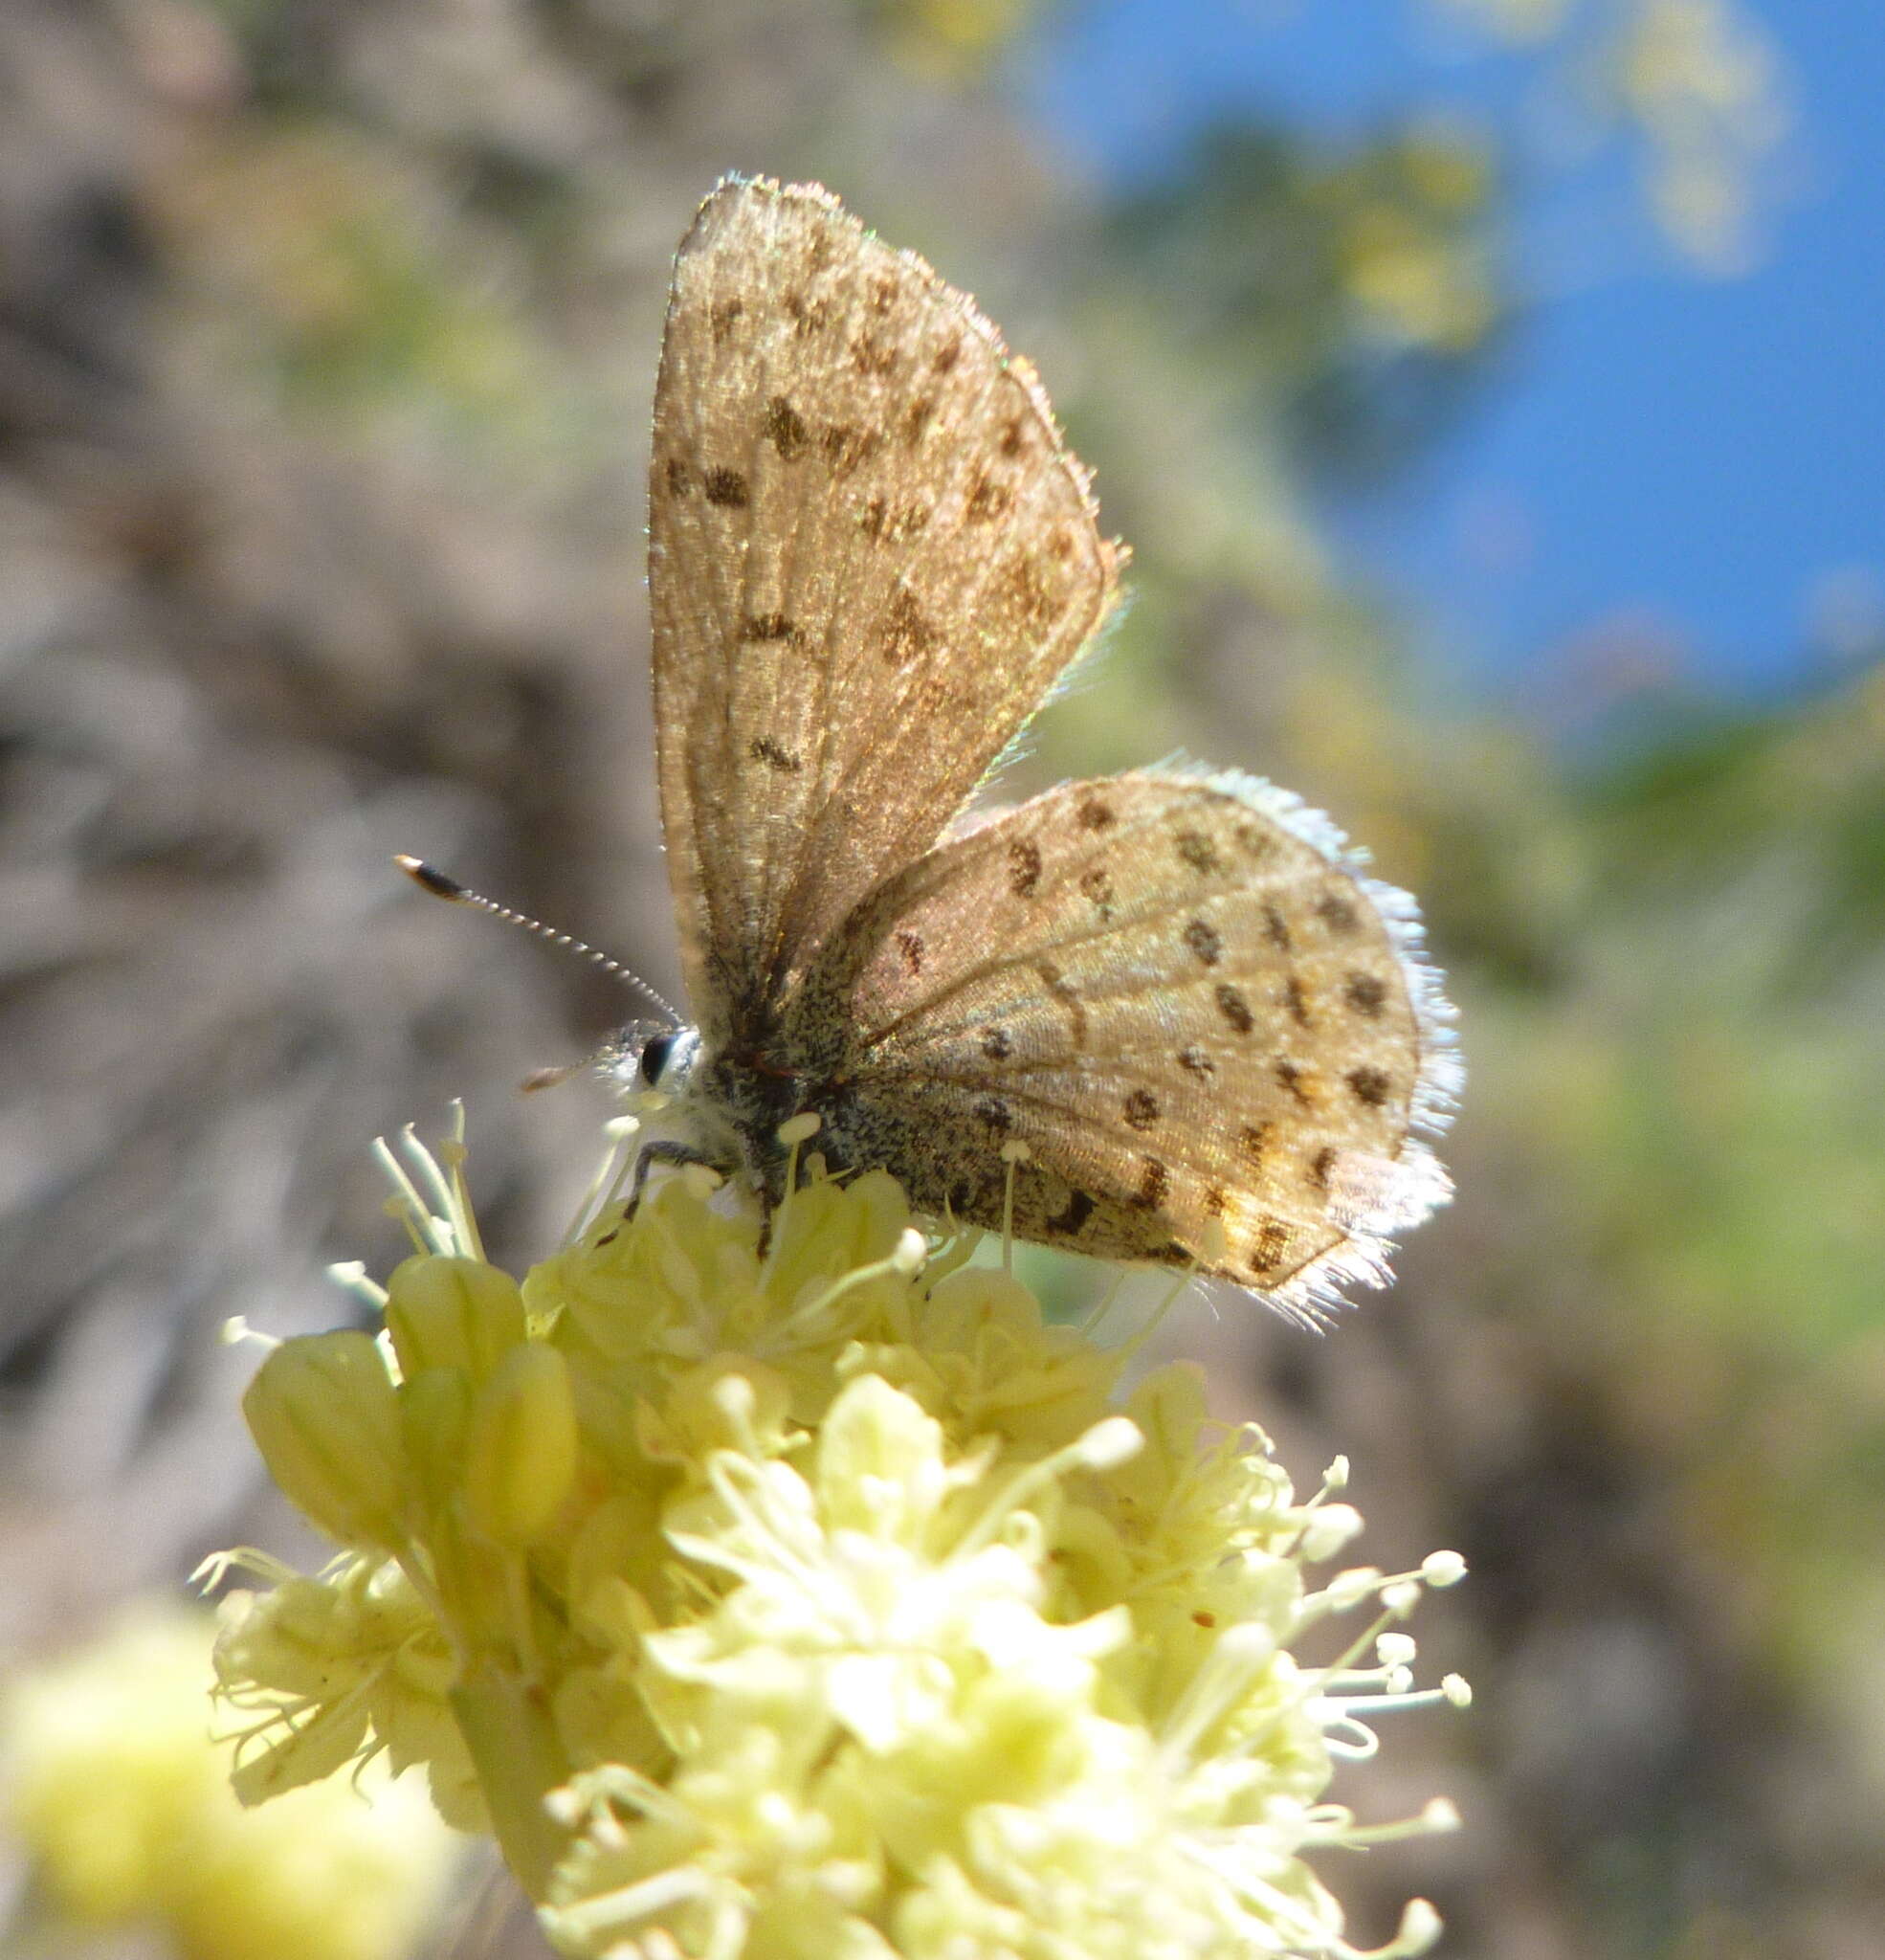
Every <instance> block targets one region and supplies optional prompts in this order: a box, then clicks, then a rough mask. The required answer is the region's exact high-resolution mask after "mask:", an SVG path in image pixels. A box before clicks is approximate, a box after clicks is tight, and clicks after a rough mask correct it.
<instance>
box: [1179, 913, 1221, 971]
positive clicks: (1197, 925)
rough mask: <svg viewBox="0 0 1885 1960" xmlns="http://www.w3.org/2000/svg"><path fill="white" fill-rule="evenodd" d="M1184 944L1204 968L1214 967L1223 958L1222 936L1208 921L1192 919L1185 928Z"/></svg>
mask: <svg viewBox="0 0 1885 1960" xmlns="http://www.w3.org/2000/svg"><path fill="white" fill-rule="evenodd" d="M1185 944H1186V946H1188V947H1190V948H1191V950H1192V951H1193V952H1194V953H1196V954H1197V956H1198V958H1199V959H1201V960H1202V961H1203V962H1204V963H1205V965H1206V966H1208V967H1214V966H1216V965H1217V963H1218V961H1219V960H1221V959H1222V958H1223V957H1224V935H1223V934H1222V933H1221V932H1219V931H1218V929H1217V927H1216V926H1214V925H1213V924H1211V923H1210V922H1209V920H1208V919H1193V920H1192V921H1191V923H1190V924H1188V925H1187V926H1186V928H1185Z"/></svg>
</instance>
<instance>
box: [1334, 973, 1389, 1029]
mask: <svg viewBox="0 0 1885 1960" xmlns="http://www.w3.org/2000/svg"><path fill="white" fill-rule="evenodd" d="M1342 999H1343V1000H1345V1001H1346V1002H1347V1003H1348V1005H1349V1006H1350V1007H1352V1008H1353V1009H1354V1010H1355V1012H1356V1013H1358V1014H1365V1015H1366V1016H1367V1017H1368V1019H1369V1020H1373V1019H1375V1017H1376V1016H1377V1015H1378V1014H1379V1013H1381V1011H1382V1009H1383V1008H1384V1007H1386V1004H1387V983H1386V981H1385V980H1379V979H1377V978H1376V977H1375V976H1374V974H1372V973H1351V974H1349V976H1348V978H1347V979H1346V980H1345V981H1344V982H1343V983H1342Z"/></svg>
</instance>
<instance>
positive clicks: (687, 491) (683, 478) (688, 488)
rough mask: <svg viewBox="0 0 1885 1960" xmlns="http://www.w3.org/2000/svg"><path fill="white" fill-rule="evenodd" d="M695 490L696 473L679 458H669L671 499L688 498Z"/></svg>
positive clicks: (669, 490)
mask: <svg viewBox="0 0 1885 1960" xmlns="http://www.w3.org/2000/svg"><path fill="white" fill-rule="evenodd" d="M693 489H694V472H693V471H692V470H690V469H689V468H688V467H687V465H686V464H685V463H684V462H682V461H681V459H680V458H679V457H677V456H671V457H669V458H668V494H669V495H670V496H671V497H687V496H690V495H692V493H693Z"/></svg>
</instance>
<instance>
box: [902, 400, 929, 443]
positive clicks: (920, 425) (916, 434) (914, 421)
mask: <svg viewBox="0 0 1885 1960" xmlns="http://www.w3.org/2000/svg"><path fill="white" fill-rule="evenodd" d="M935 414H936V397H935V396H934V395H933V394H922V395H919V396H918V397H917V398H916V400H915V401H913V402H912V403H911V404H910V406H909V407H908V408H907V409H906V410H905V411H904V412H903V441H904V443H905V445H906V446H907V447H909V448H911V449H915V448H916V447H917V445H918V444H919V443H920V442H921V441H922V439H923V434H924V432H925V431H926V430H927V429H928V427H929V425H930V423H931V421H932V420H933V419H934V418H935Z"/></svg>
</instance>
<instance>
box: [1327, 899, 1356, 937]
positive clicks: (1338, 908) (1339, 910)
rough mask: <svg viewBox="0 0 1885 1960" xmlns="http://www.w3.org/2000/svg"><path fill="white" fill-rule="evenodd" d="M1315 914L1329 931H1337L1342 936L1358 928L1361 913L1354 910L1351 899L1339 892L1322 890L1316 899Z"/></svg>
mask: <svg viewBox="0 0 1885 1960" xmlns="http://www.w3.org/2000/svg"><path fill="white" fill-rule="evenodd" d="M1316 916H1317V918H1319V920H1320V921H1321V922H1322V924H1324V925H1326V926H1327V927H1328V929H1329V930H1330V931H1331V932H1339V933H1341V934H1342V936H1343V937H1344V938H1345V937H1346V936H1347V935H1348V934H1349V933H1351V932H1354V931H1356V930H1358V929H1359V927H1360V926H1361V924H1362V915H1361V914H1360V913H1359V912H1358V911H1356V909H1355V906H1354V903H1353V902H1352V901H1351V900H1349V899H1346V898H1344V897H1343V896H1342V893H1341V892H1335V891H1329V892H1324V893H1323V894H1322V896H1321V897H1320V898H1319V899H1318V900H1317V901H1316Z"/></svg>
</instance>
